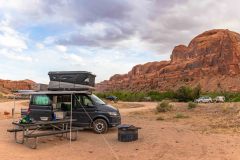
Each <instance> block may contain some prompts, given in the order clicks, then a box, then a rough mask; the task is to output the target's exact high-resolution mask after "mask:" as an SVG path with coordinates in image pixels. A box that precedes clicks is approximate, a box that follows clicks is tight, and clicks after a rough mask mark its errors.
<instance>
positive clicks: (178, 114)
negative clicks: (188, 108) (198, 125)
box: [174, 113, 189, 119]
mask: <svg viewBox="0 0 240 160" xmlns="http://www.w3.org/2000/svg"><path fill="white" fill-rule="evenodd" d="M174 118H179V119H180V118H189V116H187V115H184V114H182V113H177V114H176V115H175V116H174Z"/></svg>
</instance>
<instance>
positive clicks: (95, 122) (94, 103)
mask: <svg viewBox="0 0 240 160" xmlns="http://www.w3.org/2000/svg"><path fill="white" fill-rule="evenodd" d="M48 75H49V77H50V82H49V85H48V86H41V85H40V86H39V87H38V90H31V91H18V92H17V93H16V95H17V94H20V95H29V96H30V102H29V108H28V109H27V110H26V109H22V113H21V116H22V117H21V119H20V120H16V119H15V118H14V117H13V122H12V125H13V128H11V129H8V132H10V133H13V134H14V139H15V142H16V143H20V144H26V145H27V146H29V147H31V148H34V149H36V148H37V145H38V138H40V137H46V136H52V135H55V136H57V137H61V138H66V139H69V140H70V143H71V141H73V140H77V136H78V131H80V130H83V129H92V130H93V131H94V132H95V133H98V134H104V133H107V131H108V129H109V128H112V127H118V140H119V141H121V142H129V141H135V140H137V139H138V129H140V128H138V127H135V126H133V125H121V115H120V113H119V110H118V109H116V108H115V107H113V106H110V105H108V104H106V103H105V102H103V101H102V100H101V99H100V98H98V97H97V96H96V95H94V94H93V93H92V92H93V91H94V86H95V77H96V76H95V75H94V74H92V73H91V72H87V71H59V72H49V73H48ZM14 110H15V102H14V108H13V111H14ZM13 116H14V113H13Z"/></svg>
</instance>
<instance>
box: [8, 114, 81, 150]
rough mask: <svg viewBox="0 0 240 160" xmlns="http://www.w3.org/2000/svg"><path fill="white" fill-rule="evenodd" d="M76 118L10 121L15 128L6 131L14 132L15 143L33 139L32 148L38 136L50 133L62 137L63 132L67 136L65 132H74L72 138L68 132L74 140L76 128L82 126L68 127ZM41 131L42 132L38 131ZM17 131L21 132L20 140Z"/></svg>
mask: <svg viewBox="0 0 240 160" xmlns="http://www.w3.org/2000/svg"><path fill="white" fill-rule="evenodd" d="M75 121H76V119H72V120H71V119H63V120H56V121H36V122H34V123H26V124H22V123H19V122H12V124H13V125H14V126H15V129H10V130H8V132H14V133H15V134H14V138H15V141H16V143H20V144H23V143H25V142H26V143H28V139H29V138H34V139H35V145H34V146H33V147H32V148H36V147H37V140H38V137H43V136H50V135H59V134H61V135H62V137H63V136H64V134H65V135H66V138H68V137H67V134H68V133H70V132H74V133H75V138H74V139H72V137H71V133H70V139H71V140H76V139H77V133H78V130H82V128H72V127H71V128H70V123H71V122H75ZM39 131H43V132H39ZM17 132H22V135H23V136H22V140H21V141H18V139H17Z"/></svg>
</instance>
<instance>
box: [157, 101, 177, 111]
mask: <svg viewBox="0 0 240 160" xmlns="http://www.w3.org/2000/svg"><path fill="white" fill-rule="evenodd" d="M172 108H173V105H171V104H170V103H169V102H168V101H163V102H161V103H159V104H158V105H157V107H156V110H157V112H167V111H171V110H172Z"/></svg>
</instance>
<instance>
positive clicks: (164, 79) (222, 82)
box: [96, 29, 240, 91]
mask: <svg viewBox="0 0 240 160" xmlns="http://www.w3.org/2000/svg"><path fill="white" fill-rule="evenodd" d="M198 84H199V85H200V86H201V87H202V89H203V90H204V91H240V85H239V84H240V34H238V33H235V32H232V31H229V30H223V29H216V30H210V31H206V32H204V33H202V34H200V35H198V36H197V37H195V38H194V39H193V40H192V41H191V42H190V43H189V45H188V46H185V45H179V46H176V47H175V48H174V49H173V51H172V55H171V60H170V61H161V62H149V63H146V64H143V65H137V66H135V67H133V69H132V70H131V71H130V72H128V74H124V75H114V76H112V77H111V78H110V80H108V81H103V82H101V83H99V84H97V85H96V89H97V91H112V90H129V91H149V90H158V91H165V90H169V89H171V90H176V89H178V88H179V87H180V86H183V85H188V86H192V87H194V86H196V85H198Z"/></svg>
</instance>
